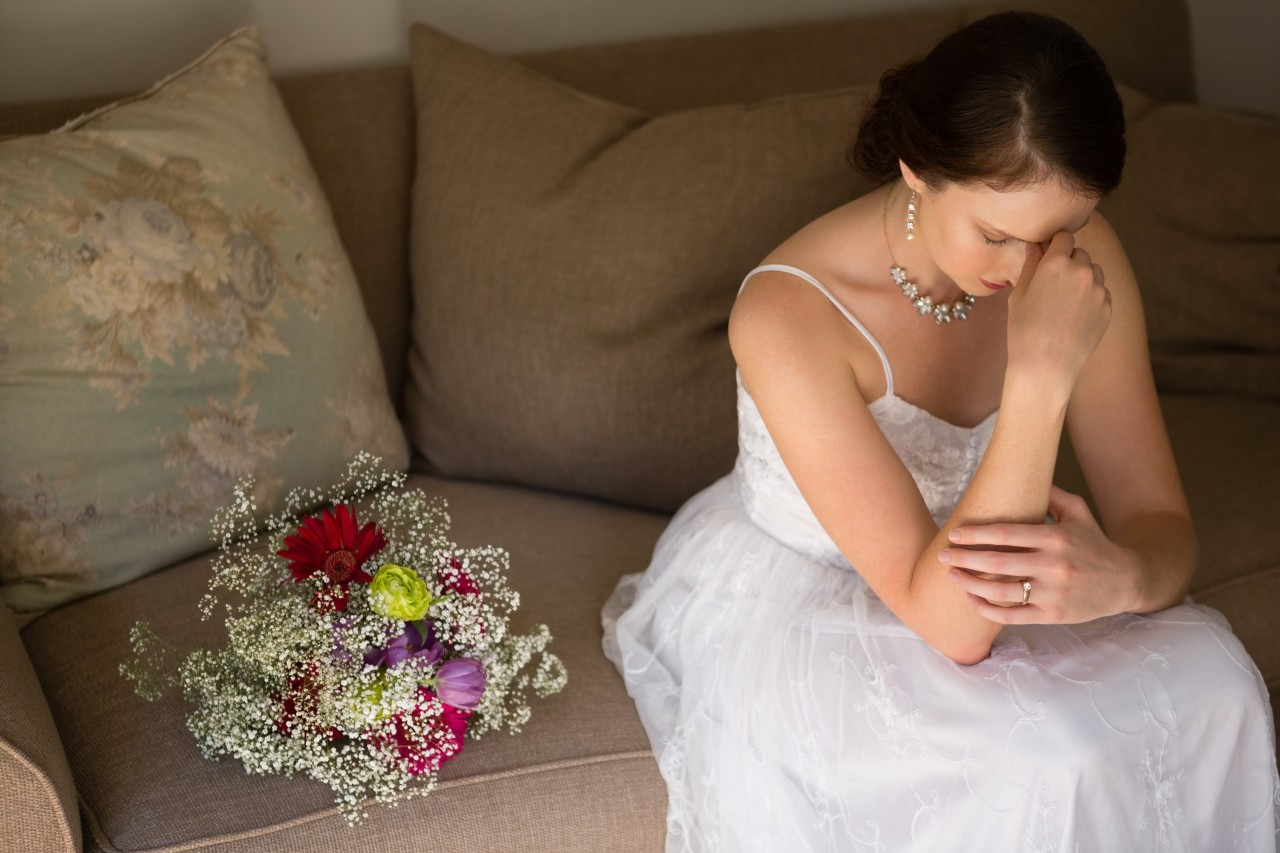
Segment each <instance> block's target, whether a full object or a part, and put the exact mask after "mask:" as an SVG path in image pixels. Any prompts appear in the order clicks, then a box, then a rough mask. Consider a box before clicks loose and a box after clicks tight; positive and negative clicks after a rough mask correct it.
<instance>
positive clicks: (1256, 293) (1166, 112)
mask: <svg viewBox="0 0 1280 853" xmlns="http://www.w3.org/2000/svg"><path fill="white" fill-rule="evenodd" d="M1128 141H1129V158H1128V163H1127V165H1126V167H1125V174H1124V181H1123V183H1122V184H1121V185H1120V187H1119V189H1118V190H1116V192H1115V193H1114V195H1113V196H1111V197H1110V198H1108V199H1107V200H1106V201H1105V202H1104V203H1103V205H1102V210H1103V211H1104V212H1105V213H1106V215H1107V217H1108V218H1109V219H1110V221H1111V223H1112V224H1113V225H1114V226H1115V229H1116V231H1117V233H1119V235H1120V238H1121V240H1122V241H1123V242H1124V245H1125V248H1126V249H1127V251H1128V253H1129V258H1130V260H1131V261H1132V263H1133V268H1134V271H1135V272H1136V273H1137V276H1138V282H1139V284H1140V286H1141V288H1142V295H1143V303H1144V307H1145V311H1146V316H1147V327H1148V332H1149V335H1150V338H1151V345H1152V361H1153V367H1154V368H1155V372H1156V382H1157V385H1158V386H1159V388H1160V390H1162V391H1182V392H1205V393H1214V394H1227V393H1231V394H1243V395H1249V396H1260V397H1266V398H1270V399H1273V400H1280V204H1277V203H1276V199H1277V198H1280V168H1277V166H1276V162H1277V160H1278V159H1280V116H1265V115H1261V114H1253V113H1246V112H1242V111H1235V110H1228V109H1224V108H1219V107H1210V106H1204V105H1198V104H1183V103H1166V104H1160V105H1157V106H1156V107H1155V108H1153V109H1151V110H1149V111H1147V112H1146V113H1145V114H1143V115H1142V116H1140V117H1139V118H1138V119H1137V120H1136V121H1133V122H1132V123H1131V125H1130V127H1129V131H1128Z"/></svg>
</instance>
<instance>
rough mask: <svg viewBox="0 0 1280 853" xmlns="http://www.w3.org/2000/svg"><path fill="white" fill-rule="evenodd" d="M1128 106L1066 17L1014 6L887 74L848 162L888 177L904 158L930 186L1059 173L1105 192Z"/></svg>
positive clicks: (1001, 183) (1014, 181)
mask: <svg viewBox="0 0 1280 853" xmlns="http://www.w3.org/2000/svg"><path fill="white" fill-rule="evenodd" d="M1124 156H1125V142H1124V111H1123V109H1122V108H1121V104H1120V96H1119V95H1118V94H1117V93H1116V88H1115V84H1114V83H1113V82H1112V81H1111V77H1110V75H1108V74H1107V68H1106V66H1105V65H1104V64H1103V62H1102V59H1101V57H1099V56H1098V53H1097V51H1095V50H1094V49H1093V47H1092V46H1090V44H1089V43H1088V42H1087V41H1085V39H1084V37H1083V36H1082V35H1080V34H1079V33H1078V32H1076V31H1075V30H1074V29H1072V28H1071V27H1069V26H1068V25H1067V24H1065V23H1063V22H1062V21H1060V20H1058V19H1057V18H1051V17H1048V16H1046V15H1038V14H1034V13H1031V12H1003V13H1000V14H998V15H992V16H990V17H987V18H983V19H981V20H979V21H975V22H974V23H972V24H970V25H968V26H966V27H964V28H962V29H960V30H957V31H956V32H954V33H952V34H951V35H949V36H947V37H946V38H945V39H943V40H942V41H941V42H939V43H938V45H937V46H936V47H934V49H933V50H932V51H930V52H929V54H928V55H927V56H925V57H924V58H923V59H915V60H912V61H910V62H908V63H906V64H905V65H902V66H900V67H898V68H896V69H893V70H892V71H889V72H888V73H886V74H885V75H884V77H882V78H881V80H880V93H879V95H878V97H877V98H876V101H875V103H874V104H873V105H872V107H871V109H870V110H869V111H868V113H867V114H866V116H865V117H864V118H863V120H862V123H861V126H860V127H859V129H858V136H857V138H856V140H855V141H854V143H853V145H852V147H851V149H850V151H849V159H850V161H851V162H852V163H853V165H854V166H856V167H857V168H858V169H859V170H860V171H862V172H863V174H865V175H867V176H868V177H870V178H871V179H872V180H875V181H876V182H877V183H884V182H887V181H889V180H892V179H893V178H895V177H897V176H898V175H899V174H900V170H899V168H898V160H899V158H901V159H902V161H903V162H904V163H906V164H907V165H908V166H910V167H911V169H912V170H913V171H914V172H915V173H916V174H917V175H919V176H920V178H921V180H923V181H924V182H925V183H926V184H928V185H929V186H930V187H932V188H934V189H937V188H939V187H940V186H941V185H942V184H943V183H948V182H950V183H957V184H964V185H970V186H972V185H977V184H981V185H985V186H988V187H991V188H992V189H996V190H1004V189H1011V188H1015V187H1024V186H1028V185H1030V184H1035V183H1038V182H1040V181H1042V180H1045V179H1046V178H1050V177H1056V178H1057V179H1058V180H1061V181H1062V182H1063V183H1064V185H1065V186H1067V187H1068V188H1070V189H1072V190H1074V191H1077V192H1080V193H1082V194H1084V195H1090V196H1097V197H1101V196H1104V195H1106V194H1107V193H1108V192H1110V191H1111V190H1113V189H1115V188H1116V186H1117V185H1118V184H1119V183H1120V173H1121V171H1122V170H1123V169H1124Z"/></svg>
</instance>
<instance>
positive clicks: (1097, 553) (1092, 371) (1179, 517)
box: [952, 214, 1198, 623]
mask: <svg viewBox="0 0 1280 853" xmlns="http://www.w3.org/2000/svg"><path fill="white" fill-rule="evenodd" d="M1079 240H1080V242H1081V244H1083V245H1086V246H1087V247H1088V249H1089V251H1090V253H1091V254H1092V255H1093V256H1094V258H1095V259H1097V260H1098V261H1099V263H1100V264H1101V265H1102V267H1103V268H1104V269H1105V270H1106V271H1107V285H1108V288H1109V289H1110V291H1111V293H1112V299H1113V305H1114V311H1113V319H1112V321H1111V323H1110V325H1109V326H1108V328H1107V331H1106V334H1105V335H1104V337H1103V339H1102V341H1101V343H1099V345H1098V347H1097V349H1096V350H1095V351H1094V353H1093V355H1092V356H1091V357H1090V358H1089V361H1088V362H1087V363H1086V364H1085V366H1084V369H1083V370H1082V371H1081V374H1080V378H1079V380H1078V381H1077V382H1076V385H1075V388H1074V390H1073V392H1072V395H1071V401H1070V404H1069V406H1068V409H1067V418H1066V425H1067V430H1068V433H1069V435H1070V438H1071V442H1072V446H1073V448H1074V449H1075V451H1076V456H1077V458H1078V459H1079V461H1080V465H1081V468H1082V470H1083V472H1084V474H1085V479H1086V481H1087V482H1088V484H1089V488H1090V491H1091V492H1092V493H1093V495H1094V498H1095V500H1096V502H1097V505H1098V512H1099V516H1100V519H1101V522H1102V523H1101V526H1099V524H1098V523H1097V522H1095V521H1094V519H1093V516H1092V515H1091V514H1090V513H1089V510H1088V507H1087V506H1086V505H1085V503H1084V501H1083V500H1081V499H1079V498H1077V497H1075V496H1074V495H1069V494H1067V493H1066V492H1062V491H1061V490H1057V491H1055V494H1054V496H1053V500H1052V501H1051V505H1050V511H1051V513H1052V514H1053V516H1054V518H1055V519H1056V520H1057V521H1058V522H1059V523H1058V524H1057V525H1050V526H1043V525H1034V526H1027V525H1016V524H1013V525H1000V524H997V525H986V526H973V527H964V528H961V529H960V530H958V531H957V537H958V541H959V542H962V543H964V544H965V545H966V546H969V547H970V548H976V549H977V550H966V551H965V552H964V553H961V552H960V551H959V550H958V549H957V550H956V551H953V554H952V556H953V561H952V562H953V564H954V565H956V566H958V567H962V568H965V569H969V570H973V571H979V572H993V573H997V574H1006V575H1009V576H1011V578H1021V577H1030V578H1031V579H1032V584H1033V589H1034V594H1033V603H1034V604H1035V605H1036V606H1035V607H1032V608H1017V609H1014V610H1009V609H1003V608H995V607H990V606H989V605H988V604H987V601H985V600H983V599H984V598H986V599H989V600H997V601H999V600H1001V599H1000V596H1001V595H1002V594H1003V593H1004V591H1005V589H1004V588H1002V587H996V586H991V585H990V584H989V583H988V582H987V581H984V580H983V579H981V578H978V577H975V576H972V575H968V574H966V575H964V576H962V577H961V578H960V581H961V584H962V585H963V587H964V588H965V589H966V590H967V591H969V592H970V593H972V594H973V595H974V596H975V598H974V599H972V601H973V603H974V605H975V608H976V609H977V612H979V613H982V614H983V615H985V616H986V617H987V618H990V619H993V620H997V621H1000V622H1006V623H1008V622H1083V621H1087V620H1089V619H1093V618H1097V617H1098V616H1104V615H1109V614H1112V613H1117V612H1138V613H1145V612H1150V611H1154V610H1160V609H1163V608H1165V607H1170V606H1172V605H1174V604H1177V603H1179V602H1181V601H1182V600H1183V599H1184V598H1185V596H1186V594H1187V589H1188V586H1189V585H1190V582H1191V576H1192V573H1193V572H1194V569H1195V565H1196V561H1197V558H1198V552H1197V545H1196V539H1195V533H1194V530H1193V529H1192V526H1191V520H1190V514H1189V512H1188V509H1187V502H1186V497H1185V495H1184V493H1183V490H1182V485H1181V483H1180V481H1179V479H1178V473H1177V468H1176V466H1175V464H1174V459H1173V452H1172V450H1171V448H1170V446H1169V438H1168V435H1167V433H1166V432H1165V428H1164V421H1163V418H1162V417H1161V414H1160V406H1159V401H1158V399H1157V396H1156V390H1155V383H1154V380H1153V378H1152V375H1151V363H1150V358H1149V356H1148V351H1147V336H1146V329H1145V325H1144V322H1143V315H1142V303H1141V299H1140V296H1139V293H1138V288H1137V283H1136V282H1135V280H1134V275H1133V271H1132V269H1131V268H1130V266H1129V262H1128V259H1127V258H1126V257H1125V254H1124V250H1123V248H1122V247H1121V246H1120V241H1119V239H1118V238H1117V237H1116V235H1115V232H1114V231H1113V230H1112V229H1111V227H1110V225H1109V224H1108V223H1107V222H1106V220H1105V219H1103V218H1102V216H1101V215H1098V214H1095V215H1094V217H1093V219H1092V220H1091V221H1090V223H1089V225H1088V226H1087V227H1086V228H1085V229H1084V230H1083V231H1082V232H1081V233H1080V237H1079ZM1104 531H1105V533H1104ZM990 546H996V547H999V548H1008V547H1018V548H1021V549H1025V551H1024V553H1021V554H999V553H997V552H996V551H992V550H989V547H990ZM992 597H994V598H992Z"/></svg>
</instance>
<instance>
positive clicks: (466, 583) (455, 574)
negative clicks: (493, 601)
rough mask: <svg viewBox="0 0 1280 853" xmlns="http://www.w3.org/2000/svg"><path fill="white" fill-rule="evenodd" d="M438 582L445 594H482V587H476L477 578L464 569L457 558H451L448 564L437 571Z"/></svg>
mask: <svg viewBox="0 0 1280 853" xmlns="http://www.w3.org/2000/svg"><path fill="white" fill-rule="evenodd" d="M436 580H437V581H439V582H440V586H442V587H443V588H444V591H445V592H454V593H457V594H458V595H479V594H480V587H479V586H477V585H476V580H475V578H473V577H471V575H470V574H469V573H468V572H467V570H466V569H464V568H462V561H461V560H459V559H458V558H457V557H450V558H449V562H448V564H447V565H446V566H444V567H442V568H440V569H439V570H437V571H436Z"/></svg>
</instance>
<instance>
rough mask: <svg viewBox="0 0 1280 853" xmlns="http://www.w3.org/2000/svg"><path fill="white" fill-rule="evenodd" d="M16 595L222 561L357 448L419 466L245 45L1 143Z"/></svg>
mask: <svg viewBox="0 0 1280 853" xmlns="http://www.w3.org/2000/svg"><path fill="white" fill-rule="evenodd" d="M0 187H2V189H0V280H3V281H4V282H5V287H4V289H3V291H2V292H0V596H3V598H4V600H5V601H6V602H7V603H8V604H9V605H10V606H11V607H12V608H14V609H15V610H19V611H29V610H35V609H39V608H44V607H49V606H52V605H55V604H58V603H61V602H64V601H67V600H69V599H73V598H75V597H77V596H80V595H84V594H86V593H89V592H92V591H95V590H99V589H103V588H106V587H110V586H114V585H116V584H119V583H122V582H124V581H127V580H130V579H132V578H134V577H137V576H139V575H142V574H145V573H147V572H149V571H152V570H154V569H156V568H159V567H161V566H165V565H169V564H171V563H172V562H174V561H175V560H177V559H181V558H183V557H185V556H187V555H190V554H193V553H195V552H198V551H201V550H203V549H204V548H206V547H208V544H207V543H208V534H207V532H206V531H207V524H208V521H209V517H210V515H211V513H212V511H213V509H214V508H216V507H218V506H220V505H222V504H224V503H225V502H226V501H227V500H229V498H230V496H231V487H232V486H233V485H234V483H235V481H236V480H237V479H239V478H240V477H243V476H246V475H252V476H253V477H255V479H256V485H255V491H254V494H255V496H256V498H257V501H258V507H259V509H260V510H262V511H263V512H269V511H271V510H272V509H274V508H275V507H276V506H277V505H278V504H280V503H281V501H282V499H283V496H284V493H285V492H286V490H287V489H290V488H293V487H312V486H318V485H323V484H326V483H328V482H329V481H331V480H332V479H334V478H335V477H336V476H337V475H338V474H339V473H341V472H342V471H343V470H344V469H345V466H346V461H347V460H348V459H349V458H350V457H351V456H352V455H354V454H355V453H356V452H357V451H359V450H369V451H371V452H373V453H376V454H380V455H383V456H384V457H386V459H387V462H388V464H389V465H393V466H396V467H400V468H403V467H405V466H406V465H407V464H408V458H407V446H406V444H405V440H404V435H403V432H402V430H401V428H400V425H399V423H398V421H397V420H396V417H395V412H394V409H393V407H392V405H391V403H390V399H389V397H388V395H387V392H386V384H385V378H384V375H383V371H382V366H381V364H380V362H379V357H378V347H377V343H376V341H375V339H374V336H373V332H372V329H371V327H370V325H369V321H368V319H367V317H366V315H365V313H364V309H363V306H362V304H361V299H360V292H359V289H358V287H357V285H356V282H355V279H354V277H353V275H352V272H351V268H350V265H349V263H348V261H347V258H346V255H345V254H344V252H343V250H342V246H341V243H340V242H339V240H338V236H337V233H336V231H335V230H334V227H333V222H332V219H331V217H330V215H329V211H328V208H327V206H326V204H325V200H324V196H323V194H322V193H321V191H320V189H319V187H318V185H317V184H316V181H315V177H314V175H313V173H312V170H311V167H310V165H309V163H308V161H307V158H306V156H305V154H304V152H303V150H302V147H301V145H300V143H299V142H298V138H297V135H296V134H295V132H294V130H293V127H292V125H291V124H290V123H289V119H288V116H287V114H286V113H285V111H284V108H283V106H282V104H281V102H280V97H279V95H278V94H277V92H276V90H275V87H274V86H273V84H272V83H271V81H270V79H269V77H268V75H267V69H266V65H265V62H264V56H263V46H262V42H261V39H260V37H259V36H258V33H257V32H256V30H252V29H245V30H241V31H239V32H237V33H235V34H233V35H232V36H230V37H228V38H227V39H225V40H223V41H222V42H220V43H219V44H217V45H215V46H214V47H213V48H212V49H211V50H210V51H209V52H208V53H206V54H205V55H204V56H203V57H201V58H200V59H199V60H197V61H196V62H195V63H193V64H192V65H190V66H188V67H187V68H185V69H183V70H182V71H180V72H178V73H177V74H175V75H173V76H172V77H169V78H167V79H166V80H165V81H162V82H161V83H160V84H159V85H157V86H156V87H155V88H153V89H151V90H150V91H148V92H147V93H145V94H143V95H141V96H138V97H135V98H131V99H126V100H124V101H120V102H118V103H116V104H113V105H109V106H107V107H105V108H103V109H101V110H99V111H97V112H94V113H91V114H89V115H88V116H85V117H82V118H80V119H78V120H76V121H74V122H72V123H71V124H69V125H68V126H66V127H63V128H61V129H59V130H57V131H55V132H53V133H50V134H46V135H42V136H28V137H19V138H15V139H10V140H6V141H4V142H3V143H0Z"/></svg>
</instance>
